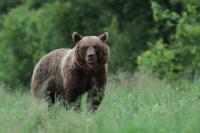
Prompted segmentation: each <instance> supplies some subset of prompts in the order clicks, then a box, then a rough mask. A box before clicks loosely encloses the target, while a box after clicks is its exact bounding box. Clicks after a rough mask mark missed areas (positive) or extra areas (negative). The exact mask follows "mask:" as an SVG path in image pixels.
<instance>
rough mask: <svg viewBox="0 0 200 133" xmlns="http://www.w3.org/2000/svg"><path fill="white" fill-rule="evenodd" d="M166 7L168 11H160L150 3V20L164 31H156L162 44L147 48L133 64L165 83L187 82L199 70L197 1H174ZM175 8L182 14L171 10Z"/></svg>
mask: <svg viewBox="0 0 200 133" xmlns="http://www.w3.org/2000/svg"><path fill="white" fill-rule="evenodd" d="M170 4H171V5H170V6H171V8H164V7H163V6H162V5H159V3H156V2H153V3H152V9H153V11H154V20H155V21H156V22H157V23H158V24H159V25H162V26H164V27H165V28H164V29H158V33H161V36H160V38H162V40H164V42H162V41H157V42H156V44H155V45H151V46H150V49H149V50H147V51H145V52H144V53H142V54H141V55H140V56H139V57H138V59H137V62H138V64H139V68H140V69H143V70H151V71H153V72H156V73H159V74H160V75H161V76H163V77H167V78H169V79H178V78H186V79H191V78H192V77H193V76H195V74H197V73H198V72H199V70H200V47H199V42H200V38H199V36H200V26H199V23H200V19H199V18H200V15H199V6H200V5H199V1H196V0H192V1H179V0H178V1H176V2H172V1H171V2H170ZM177 4H178V5H179V6H180V7H181V8H182V10H178V11H175V10H173V7H176V6H177ZM174 5H176V6H174ZM157 28H159V26H158V27H157ZM159 30H160V31H159ZM166 31H168V32H166ZM162 33H164V34H165V35H162ZM166 36H167V37H166ZM158 47H160V48H158ZM161 47H162V48H161Z"/></svg>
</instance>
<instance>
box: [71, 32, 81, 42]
mask: <svg viewBox="0 0 200 133" xmlns="http://www.w3.org/2000/svg"><path fill="white" fill-rule="evenodd" d="M82 38H83V37H82V36H81V35H80V34H78V33H77V32H73V33H72V40H73V42H74V43H75V44H76V43H77V42H79V41H80V40H81V39H82Z"/></svg>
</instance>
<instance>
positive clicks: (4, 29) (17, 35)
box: [0, 0, 200, 86]
mask: <svg viewBox="0 0 200 133" xmlns="http://www.w3.org/2000/svg"><path fill="white" fill-rule="evenodd" d="M0 7H3V8H1V10H0V12H1V15H0V81H1V82H4V83H6V84H8V85H11V86H19V85H29V83H30V77H31V74H32V71H33V67H34V65H35V63H36V62H37V61H38V60H39V58H41V56H43V55H44V54H46V53H47V52H49V51H51V50H54V49H57V48H61V47H73V44H72V41H71V34H72V32H73V31H77V32H79V33H81V34H83V35H98V34H101V33H102V32H104V31H108V32H109V33H110V38H109V45H110V50H111V57H110V61H109V71H110V73H112V72H116V71H119V70H120V71H131V72H133V71H134V70H137V68H139V69H140V70H144V71H152V72H154V73H156V74H158V75H159V76H160V77H164V78H168V79H170V80H174V79H180V78H187V79H191V78H192V77H193V76H194V75H196V74H198V72H199V69H200V45H199V42H200V25H199V23H200V14H199V12H200V2H199V0H190V1H189V0H144V1H140V0H126V1H124V0H101V1H95V2H94V1H91V0H68V1H65V0H43V1H40V0H18V1H15V0H9V1H5V0H3V1H1V2H0Z"/></svg>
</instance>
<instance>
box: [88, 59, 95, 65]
mask: <svg viewBox="0 0 200 133" xmlns="http://www.w3.org/2000/svg"><path fill="white" fill-rule="evenodd" d="M96 60H97V59H96V58H88V59H87V63H88V64H90V65H93V64H95V62H96Z"/></svg>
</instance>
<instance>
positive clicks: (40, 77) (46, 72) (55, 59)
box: [31, 48, 71, 95]
mask: <svg viewBox="0 0 200 133" xmlns="http://www.w3.org/2000/svg"><path fill="white" fill-rule="evenodd" d="M70 50H71V49H65V48H61V49H57V50H54V51H51V52H49V53H48V54H46V55H44V56H43V57H42V58H41V59H40V60H39V62H38V63H37V65H36V66H35V68H34V71H33V75H32V82H31V89H32V92H33V94H34V95H35V94H36V93H37V91H38V90H40V89H42V88H43V89H45V88H46V87H47V86H46V84H48V83H49V82H50V81H51V80H52V79H53V80H55V79H56V80H57V83H59V82H60V81H61V80H62V79H61V75H60V62H61V60H62V57H63V56H65V55H66V54H67V53H68V52H69V51H70Z"/></svg>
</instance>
